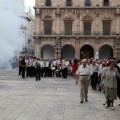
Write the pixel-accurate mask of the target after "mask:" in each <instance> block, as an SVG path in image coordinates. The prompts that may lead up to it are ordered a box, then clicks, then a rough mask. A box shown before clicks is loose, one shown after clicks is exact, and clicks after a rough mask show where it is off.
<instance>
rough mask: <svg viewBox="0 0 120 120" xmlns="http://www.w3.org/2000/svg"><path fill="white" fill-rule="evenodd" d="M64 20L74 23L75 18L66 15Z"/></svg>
mask: <svg viewBox="0 0 120 120" xmlns="http://www.w3.org/2000/svg"><path fill="white" fill-rule="evenodd" d="M64 20H67V21H68V20H71V21H73V18H72V17H71V15H66V16H65V18H64Z"/></svg>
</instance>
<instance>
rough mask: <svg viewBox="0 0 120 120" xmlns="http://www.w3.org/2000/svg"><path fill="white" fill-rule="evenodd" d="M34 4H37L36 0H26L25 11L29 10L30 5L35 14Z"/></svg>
mask: <svg viewBox="0 0 120 120" xmlns="http://www.w3.org/2000/svg"><path fill="white" fill-rule="evenodd" d="M33 6H35V0H25V11H26V12H28V11H29V7H30V8H31V11H32V14H33V15H34V14H35V13H34V12H35V11H34V9H33Z"/></svg>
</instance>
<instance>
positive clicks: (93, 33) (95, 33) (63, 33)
mask: <svg viewBox="0 0 120 120" xmlns="http://www.w3.org/2000/svg"><path fill="white" fill-rule="evenodd" d="M67 33H69V34H67ZM67 33H66V31H61V32H60V33H59V34H58V33H56V32H55V31H51V32H49V33H44V32H42V31H41V32H40V34H39V36H40V37H46V36H50V37H52V36H57V35H59V36H65V37H66V36H69V37H75V36H78V37H86V36H87V37H94V36H104V37H108V36H110V37H112V36H115V35H116V34H115V32H112V33H110V35H108V34H105V33H104V34H103V31H91V34H86V33H84V32H83V31H74V32H67Z"/></svg>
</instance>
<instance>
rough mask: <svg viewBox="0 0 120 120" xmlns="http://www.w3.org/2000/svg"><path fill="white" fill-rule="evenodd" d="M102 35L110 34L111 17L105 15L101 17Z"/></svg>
mask: <svg viewBox="0 0 120 120" xmlns="http://www.w3.org/2000/svg"><path fill="white" fill-rule="evenodd" d="M102 21H103V35H110V31H111V21H112V19H111V18H110V17H109V16H108V15H106V16H105V17H104V18H103V19H102Z"/></svg>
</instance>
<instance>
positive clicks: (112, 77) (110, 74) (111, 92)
mask: <svg viewBox="0 0 120 120" xmlns="http://www.w3.org/2000/svg"><path fill="white" fill-rule="evenodd" d="M116 77H120V74H119V73H118V71H117V69H116V68H113V69H112V70H110V67H106V68H105V69H104V70H103V74H102V79H104V86H105V98H106V99H108V100H115V99H117V80H116Z"/></svg>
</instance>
